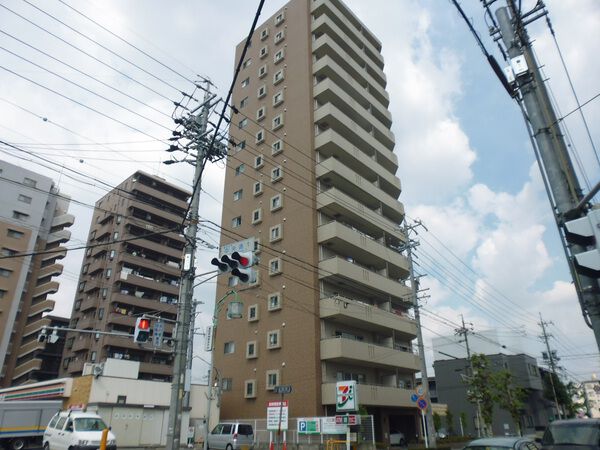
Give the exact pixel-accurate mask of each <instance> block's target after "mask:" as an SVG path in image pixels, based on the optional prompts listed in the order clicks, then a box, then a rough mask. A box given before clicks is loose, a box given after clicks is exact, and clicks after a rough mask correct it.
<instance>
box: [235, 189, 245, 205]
mask: <svg viewBox="0 0 600 450" xmlns="http://www.w3.org/2000/svg"><path fill="white" fill-rule="evenodd" d="M243 192H244V190H243V189H239V190H237V191H235V192H234V193H233V201H234V202H237V201H238V200H241V199H242V193H243Z"/></svg>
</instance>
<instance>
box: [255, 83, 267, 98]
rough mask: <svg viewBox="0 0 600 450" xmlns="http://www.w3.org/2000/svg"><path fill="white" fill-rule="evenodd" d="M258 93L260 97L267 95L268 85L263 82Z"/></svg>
mask: <svg viewBox="0 0 600 450" xmlns="http://www.w3.org/2000/svg"><path fill="white" fill-rule="evenodd" d="M256 95H257V96H258V98H263V97H264V96H265V95H267V86H265V85H264V84H263V85H262V86H261V87H259V88H258V91H257V93H256Z"/></svg>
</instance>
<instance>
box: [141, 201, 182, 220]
mask: <svg viewBox="0 0 600 450" xmlns="http://www.w3.org/2000/svg"><path fill="white" fill-rule="evenodd" d="M129 208H137V209H139V210H141V211H144V212H145V213H146V214H149V215H150V216H153V215H154V216H158V217H161V218H163V219H165V220H168V221H170V222H173V226H176V225H179V224H180V223H181V222H182V221H183V217H182V216H180V215H178V214H173V213H172V212H169V211H166V210H164V209H160V208H157V207H156V206H152V205H150V204H149V203H145V202H143V201H140V200H135V199H131V200H130V201H129ZM147 220H148V221H150V222H151V221H152V219H147Z"/></svg>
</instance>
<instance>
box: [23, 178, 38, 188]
mask: <svg viewBox="0 0 600 450" xmlns="http://www.w3.org/2000/svg"><path fill="white" fill-rule="evenodd" d="M23 184H24V185H25V186H30V187H36V186H37V181H35V180H33V179H31V178H27V177H25V178H23Z"/></svg>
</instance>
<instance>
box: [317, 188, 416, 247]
mask: <svg viewBox="0 0 600 450" xmlns="http://www.w3.org/2000/svg"><path fill="white" fill-rule="evenodd" d="M317 209H318V210H319V211H322V212H323V213H325V214H327V215H328V216H330V217H335V218H336V219H337V220H341V219H338V218H340V217H346V218H348V220H347V221H346V222H348V221H350V222H353V223H356V224H357V228H360V229H361V230H363V231H364V232H365V233H367V234H369V235H370V236H373V237H377V238H379V237H381V236H382V235H384V234H387V235H390V236H393V237H394V238H395V239H397V240H399V241H402V242H404V241H406V237H405V236H404V233H403V232H402V231H401V230H400V229H399V228H398V227H399V225H398V224H399V222H398V223H397V222H393V221H391V220H390V219H388V218H387V217H384V216H383V215H381V214H380V213H378V212H377V211H373V210H370V209H369V208H367V207H366V206H365V205H363V204H362V203H361V202H358V201H356V200H355V199H353V198H352V197H350V196H349V195H347V194H345V193H343V192H342V191H340V190H339V189H336V188H331V189H327V190H326V191H324V192H319V193H318V194H317ZM402 213H404V211H402Z"/></svg>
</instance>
